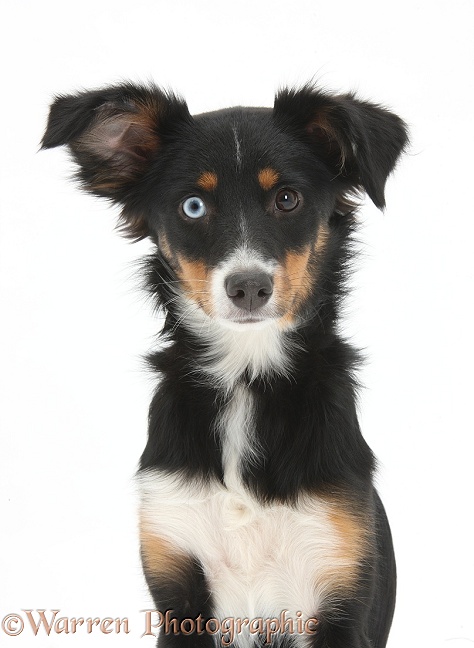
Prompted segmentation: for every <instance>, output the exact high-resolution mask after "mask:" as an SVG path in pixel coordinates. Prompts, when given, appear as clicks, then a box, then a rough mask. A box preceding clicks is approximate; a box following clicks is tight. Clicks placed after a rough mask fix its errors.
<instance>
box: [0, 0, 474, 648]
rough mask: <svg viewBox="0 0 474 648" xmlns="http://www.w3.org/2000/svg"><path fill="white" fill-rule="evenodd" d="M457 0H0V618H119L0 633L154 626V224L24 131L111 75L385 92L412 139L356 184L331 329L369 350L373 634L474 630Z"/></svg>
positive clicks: (58, 641)
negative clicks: (381, 620)
mask: <svg viewBox="0 0 474 648" xmlns="http://www.w3.org/2000/svg"><path fill="white" fill-rule="evenodd" d="M473 9H474V6H473V4H472V1H471V0H464V1H463V0H449V1H446V2H442V1H440V0H434V1H432V2H421V1H416V0H408V1H407V0H403V1H399V2H397V3H391V4H390V5H389V4H388V3H383V2H380V1H370V0H358V1H355V0H338V1H337V2H336V1H334V2H329V1H328V0H324V1H322V0H312V1H309V0H308V1H305V0H297V1H290V0H268V1H267V0H265V1H260V2H259V1H258V0H253V1H251V2H248V1H246V0H239V1H238V2H237V1H236V2H234V3H230V2H225V1H223V0H220V1H219V2H216V1H208V2H206V1H199V0H195V1H191V0H188V1H184V0H183V1H179V0H176V1H175V2H169V1H166V2H160V1H158V0H156V1H154V2H152V1H151V0H148V1H141V0H133V1H130V0H128V1H127V2H123V1H122V0H114V1H112V0H106V1H103V2H100V0H84V1H82V2H80V3H74V2H72V3H70V2H59V1H56V0H43V1H41V2H32V1H29V2H28V1H24V2H16V3H8V7H7V3H4V9H3V16H2V17H1V24H2V26H1V39H0V43H1V44H0V47H1V48H2V52H1V60H2V68H3V71H2V100H1V104H0V110H1V116H2V119H1V151H0V153H1V160H2V162H1V191H0V201H1V203H0V204H1V240H0V246H1V247H0V253H1V257H0V263H1V268H0V270H1V272H0V288H1V301H0V308H1V319H0V328H1V335H0V351H1V364H0V371H1V374H0V378H1V390H0V398H1V419H0V423H1V452H0V507H1V508H0V518H1V531H0V543H1V551H0V620H1V618H3V617H4V616H5V615H7V614H8V613H14V612H21V610H22V609H25V608H26V609H27V608H32V609H38V608H45V609H46V610H50V609H52V608H56V609H59V610H60V611H61V615H68V616H76V617H79V616H83V617H87V616H91V617H105V616H110V617H114V618H115V617H118V616H121V617H128V618H129V620H130V627H131V630H132V632H131V633H130V634H129V635H123V634H120V635H110V636H109V635H100V634H99V633H98V632H94V633H92V634H90V635H87V634H85V633H84V632H82V633H81V632H79V631H78V633H77V634H76V635H75V636H65V635H57V636H51V637H49V638H48V637H46V636H45V634H44V633H43V632H41V633H40V634H39V635H38V636H37V637H34V636H33V635H32V633H31V631H30V629H29V628H25V630H24V632H23V633H22V635H20V636H19V637H17V638H15V639H14V638H9V637H6V636H5V635H4V633H2V631H1V630H0V644H3V645H6V646H28V647H31V648H35V647H38V648H39V647H47V646H61V647H62V646H69V645H74V646H78V645H80V646H81V647H84V648H88V647H92V646H105V645H112V644H113V645H115V644H117V645H122V644H126V645H129V646H131V645H135V646H144V647H146V646H149V647H151V646H153V645H154V640H152V639H149V638H148V639H147V638H144V639H140V635H141V633H142V631H143V626H144V623H143V615H141V614H140V612H139V611H140V610H141V609H143V608H145V607H147V606H149V605H150V603H151V601H150V600H149V598H148V594H147V590H146V587H145V584H144V581H143V578H142V575H141V569H140V563H139V556H138V544H137V528H136V527H137V524H136V501H135V493H134V487H133V474H134V471H135V469H136V466H137V462H138V458H139V456H140V454H141V451H142V449H143V447H144V444H145V440H146V415H147V406H148V402H149V398H150V394H151V393H152V389H153V378H152V377H151V376H150V375H148V374H147V373H146V372H145V371H144V370H143V366H142V362H141V359H140V358H141V355H142V354H143V353H145V351H146V349H147V348H148V347H149V346H150V345H151V344H152V342H153V340H154V334H155V333H156V332H157V330H158V328H159V322H157V321H156V318H154V317H153V316H152V313H151V310H150V308H149V305H148V304H147V303H146V301H145V299H144V298H143V295H141V294H140V292H139V290H138V289H137V286H138V279H137V277H136V276H134V272H135V271H134V261H135V260H136V259H138V258H140V256H141V255H142V254H143V253H144V252H146V250H147V249H148V244H147V243H146V242H142V243H139V244H136V245H130V244H129V243H127V242H126V241H124V240H122V239H121V238H120V237H119V236H118V235H117V234H116V233H115V232H113V227H114V222H115V217H116V211H115V210H114V209H113V208H110V207H108V206H107V204H106V203H105V202H101V201H99V200H96V199H94V198H91V197H90V196H86V195H83V194H81V193H79V192H78V191H77V190H76V188H75V186H74V185H73V184H71V183H70V182H69V181H68V177H69V175H70V171H71V168H70V162H69V161H68V158H67V155H66V153H65V152H64V151H62V150H54V151H47V152H41V153H38V152H37V149H38V144H39V141H40V138H41V136H42V133H43V129H44V125H45V120H46V116H47V111H48V104H49V102H50V100H51V98H52V96H53V95H54V94H55V93H67V92H70V91H75V90H77V89H81V88H95V87H97V86H100V85H102V84H108V83H111V82H114V81H120V80H122V79H131V80H137V81H146V80H148V79H154V80H155V81H156V82H157V83H158V84H160V85H164V86H165V87H171V88H173V89H174V90H176V91H178V92H180V93H182V94H183V95H184V96H185V98H186V99H187V101H188V104H189V107H190V110H191V112H201V111H205V110H208V109H216V108H220V107H224V106H229V105H234V104H244V105H246V104H247V105H266V106H270V105H272V102H273V95H274V91H275V90H276V89H277V88H278V87H279V86H281V85H284V84H286V83H289V84H298V83H303V82H305V81H307V80H309V79H311V78H313V77H315V78H316V79H317V80H318V81H319V82H320V83H321V84H323V85H324V86H325V87H327V88H329V89H332V90H350V89H354V90H356V91H358V92H359V95H360V96H361V97H363V98H366V99H372V100H375V101H380V102H382V103H385V104H387V105H389V106H391V107H392V108H393V109H394V110H395V111H396V112H398V113H399V114H400V115H401V116H402V117H403V118H404V119H405V120H406V121H407V122H408V123H409V125H410V127H411V135H412V145H411V149H410V152H409V154H408V155H406V156H405V157H404V159H403V160H402V161H401V163H400V165H399V168H398V169H397V171H396V174H395V175H394V176H393V177H392V178H391V179H390V181H389V183H388V186H387V209H386V211H385V213H384V214H381V213H379V212H378V211H377V210H376V209H375V208H374V207H373V205H372V204H371V203H370V202H369V201H367V202H366V204H365V206H364V208H363V210H362V214H361V221H362V222H363V227H362V229H361V232H360V235H359V238H360V239H361V249H362V252H363V255H362V258H361V261H360V264H359V266H360V270H359V271H358V272H357V274H356V275H355V277H354V286H355V289H354V292H353V297H352V298H351V299H350V300H349V302H348V304H347V315H346V320H345V332H346V333H347V335H348V336H350V337H351V339H353V340H354V342H355V343H356V344H357V345H359V346H361V347H364V349H365V350H366V354H367V357H368V361H367V364H366V365H365V367H364V368H363V370H362V372H361V379H362V381H363V383H364V385H365V389H364V390H363V392H362V394H361V400H360V415H361V423H362V427H363V431H364V434H365V437H366V439H367V440H368V442H369V444H370V445H371V446H372V448H373V449H374V451H375V452H376V454H377V456H378V457H379V460H380V471H379V476H378V484H379V488H380V491H381V494H382V497H383V499H384V501H385V503H386V508H387V511H388V514H389V517H390V521H391V525H392V529H393V535H394V541H395V546H396V553H397V560H398V570H399V589H398V604H397V610H396V615H395V620H394V624H393V630H392V634H391V639H390V643H389V645H390V647H391V648H396V647H400V648H401V647H402V646H403V648H423V647H425V646H426V647H427V648H441V647H443V648H444V647H446V648H461V647H463V648H464V647H468V646H472V645H473V643H474V613H473V612H474V595H473V577H474V569H473V567H474V559H473V549H472V548H473V546H474V537H473V530H472V526H473V522H472V516H473V491H474V488H473V476H472V452H473V442H472V433H473V423H472V400H473V397H472V374H473V365H474V357H473V351H472V346H473V344H472V332H473V329H474V322H473V309H472V294H473V281H474V276H473V269H472V267H473V266H472V256H473V255H472V245H473V235H474V214H473V209H472V163H471V158H472V150H473V143H474V142H473V135H472V132H473V124H472V113H473V106H472V102H473V87H472V71H473V59H474V57H473V34H474V20H473V14H474V11H473Z"/></svg>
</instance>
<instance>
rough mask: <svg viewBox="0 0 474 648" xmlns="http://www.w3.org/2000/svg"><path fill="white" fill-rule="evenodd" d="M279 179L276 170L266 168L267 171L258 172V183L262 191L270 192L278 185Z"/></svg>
mask: <svg viewBox="0 0 474 648" xmlns="http://www.w3.org/2000/svg"><path fill="white" fill-rule="evenodd" d="M279 177H280V176H279V174H278V173H277V171H275V169H271V168H270V167H266V168H265V169H260V171H259V172H258V183H259V185H260V186H261V187H262V189H265V191H268V190H269V189H272V187H274V186H275V185H276V183H277V182H278V178H279Z"/></svg>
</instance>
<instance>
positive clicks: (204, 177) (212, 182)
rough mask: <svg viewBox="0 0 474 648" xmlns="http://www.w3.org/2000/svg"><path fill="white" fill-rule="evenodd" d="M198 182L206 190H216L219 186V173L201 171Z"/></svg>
mask: <svg viewBox="0 0 474 648" xmlns="http://www.w3.org/2000/svg"><path fill="white" fill-rule="evenodd" d="M196 184H197V186H198V187H201V189H204V191H214V190H215V189H216V188H217V175H216V174H215V173H214V172H213V171H205V172H204V173H201V175H200V176H199V178H198V181H197V183H196Z"/></svg>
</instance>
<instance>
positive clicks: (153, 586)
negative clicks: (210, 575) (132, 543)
mask: <svg viewBox="0 0 474 648" xmlns="http://www.w3.org/2000/svg"><path fill="white" fill-rule="evenodd" d="M141 554H142V563H143V569H144V572H145V577H146V580H147V583H148V587H149V589H150V593H151V596H152V597H153V601H154V603H155V614H154V615H153V617H151V615H150V616H149V617H148V618H147V623H148V626H149V627H148V628H147V629H148V631H149V633H150V634H157V633H158V642H157V646H158V648H181V647H182V648H190V647H191V646H192V647H193V648H194V647H196V648H198V647H199V648H208V647H209V648H210V647H211V646H215V645H216V642H215V639H214V635H213V634H212V631H213V629H214V627H213V626H212V622H210V624H208V621H209V619H211V617H212V614H211V612H212V608H211V606H212V599H211V593H210V590H209V587H208V584H207V582H206V578H205V576H204V572H203V569H202V565H201V563H200V562H199V561H198V560H197V559H196V558H194V557H193V556H191V555H188V554H185V553H183V552H181V551H179V550H177V549H176V548H174V547H173V546H172V545H171V544H170V543H169V542H168V541H167V540H164V539H163V538H160V537H158V536H156V535H154V534H151V533H148V532H143V531H142V534H141ZM209 629H210V630H211V632H209Z"/></svg>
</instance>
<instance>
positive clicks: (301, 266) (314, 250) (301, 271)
mask: <svg viewBox="0 0 474 648" xmlns="http://www.w3.org/2000/svg"><path fill="white" fill-rule="evenodd" d="M328 240H329V228H328V226H327V225H326V224H324V223H323V224H322V225H321V226H320V228H319V231H318V235H317V237H316V239H315V241H314V243H313V244H312V245H308V246H307V247H306V248H304V250H303V252H289V253H288V254H287V256H286V258H285V261H284V263H283V265H282V268H281V269H279V270H277V272H276V273H275V278H274V289H275V293H276V294H277V295H278V296H279V300H278V301H279V303H280V304H281V305H282V306H283V307H284V308H285V309H287V308H288V304H291V306H290V309H289V310H287V312H286V313H285V315H283V317H281V318H280V320H279V324H280V327H281V328H283V329H285V328H287V327H288V326H291V325H292V324H293V323H294V321H295V317H296V311H297V309H298V306H299V305H300V304H301V303H302V302H303V301H304V300H305V299H306V297H308V295H309V294H310V292H311V291H312V289H313V286H314V284H315V282H316V280H317V276H318V261H319V260H320V257H321V255H322V254H323V253H324V250H325V249H326V245H327V242H328ZM311 259H312V260H313V264H312V265H313V266H314V267H312V268H311V271H310V270H309V268H308V265H309V263H310V261H311Z"/></svg>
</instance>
